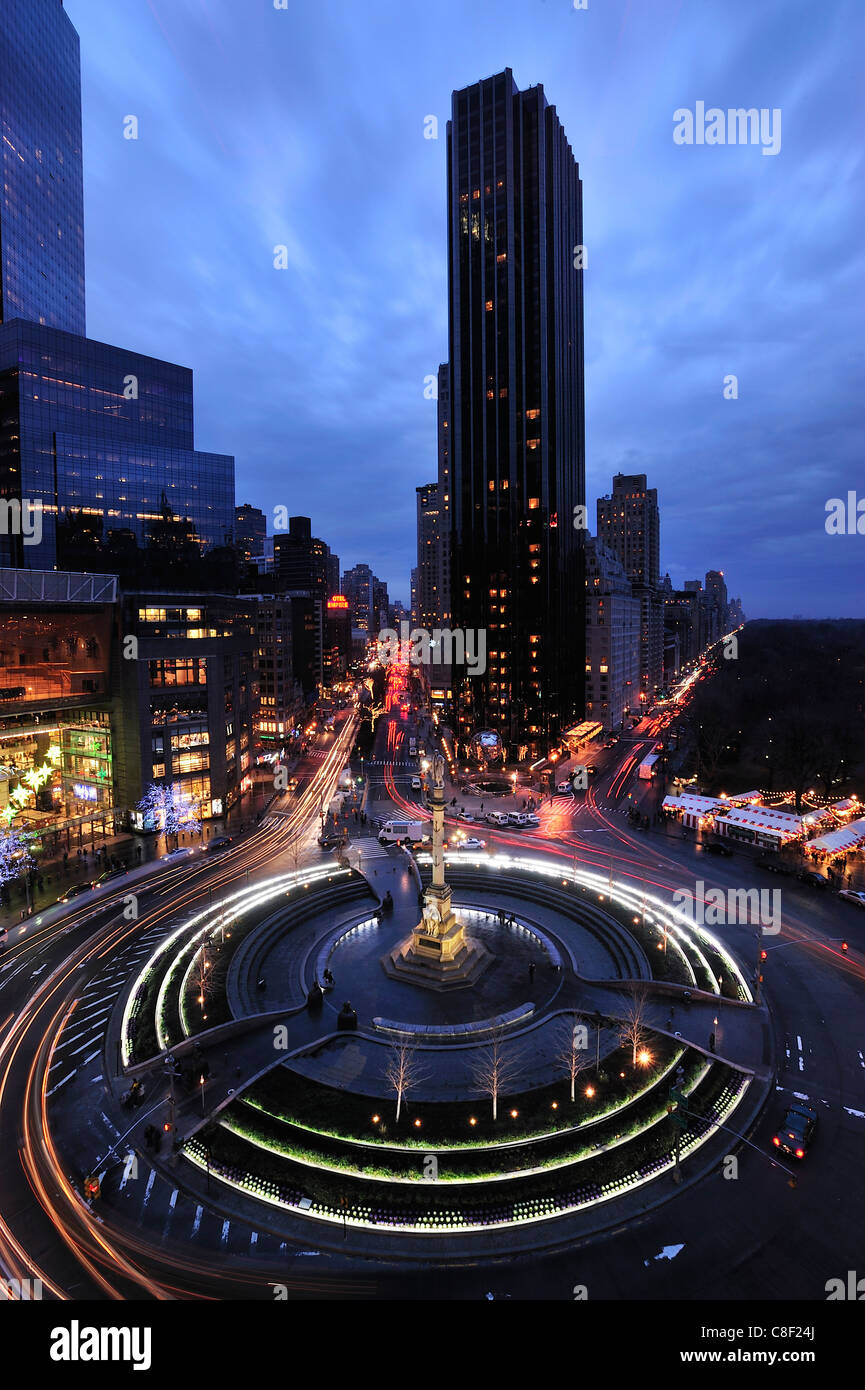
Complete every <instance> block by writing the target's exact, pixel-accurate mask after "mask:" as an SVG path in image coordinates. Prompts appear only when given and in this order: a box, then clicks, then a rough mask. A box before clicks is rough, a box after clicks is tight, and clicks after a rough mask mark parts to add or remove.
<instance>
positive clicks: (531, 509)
mask: <svg viewBox="0 0 865 1390" xmlns="http://www.w3.org/2000/svg"><path fill="white" fill-rule="evenodd" d="M448 219H449V223H448V269H449V296H450V303H449V310H450V315H449V317H450V330H449V368H450V410H449V432H450V434H451V436H452V438H451V445H450V450H451V454H450V464H451V482H452V487H451V497H450V518H451V624H452V626H454V627H460V628H468V629H485V630H486V641H487V670H486V673H485V674H484V675H476V676H472V677H466V679H464V680H463V681H462V683H461V684H462V701H461V709H460V729H461V732H462V735H463V737H465V736H466V735H467V734H468V733H469V732H471V730H472V728H474V729H477V728H478V727H482V726H487V727H490V728H492V729H495V730H497V731H498V732H499V733H500V734H501V736H502V738H503V740H504V741H505V742H506V743H508V744H511V745H512V746H514V751H515V752H517V751H518V749H519V747H520V746H525V747H526V748H527V749H529V750H531V749H542V748H546V747H547V746H548V745H549V744H550V743H551V742H553V741H555V739H556V738H557V737H558V735H559V734H560V733H561V731H562V730H563V729H564V728H565V727H567V725H568V724H569V723H571V722H573V720H574V719H575V718H576V717H577V716H579V715H581V714H582V711H583V699H584V664H585V661H584V658H585V629H584V616H583V615H584V578H583V549H582V538H583V532H582V531H581V530H577V529H575V526H574V509H575V508H576V507H577V506H578V505H581V504H583V502H584V496H585V444H584V439H585V430H584V393H583V286H582V270H581V269H577V268H575V265H577V264H582V260H581V257H580V256H579V255H578V252H577V248H579V247H581V246H582V241H583V237H582V185H581V182H580V176H579V168H578V166H577V163H576V161H575V159H574V156H573V154H572V152H571V148H570V145H569V144H568V141H567V139H566V138H565V133H564V130H563V128H562V125H561V123H560V121H559V118H558V116H557V114H556V110H555V107H553V106H550V105H549V104H548V102H547V100H546V97H545V96H544V91H543V88H542V87H540V86H537V87H530V88H528V89H527V90H526V91H523V92H521V91H519V90H518V88H517V86H516V84H515V83H514V80H513V75H512V73H511V71H510V69H506V70H505V71H504V72H503V73H499V74H498V76H496V77H491V78H488V79H487V80H485V81H483V82H479V83H477V84H476V85H474V86H471V87H467V88H465V89H464V90H462V91H459V92H455V93H454V96H453V107H452V119H451V121H450V122H449V123H448ZM453 674H454V682H455V684H456V683H457V682H458V678H459V673H458V671H456V670H455V671H454V673H453Z"/></svg>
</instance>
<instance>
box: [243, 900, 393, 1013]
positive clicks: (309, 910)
mask: <svg viewBox="0 0 865 1390" xmlns="http://www.w3.org/2000/svg"><path fill="white" fill-rule="evenodd" d="M371 896H374V895H372V893H371V890H370V888H369V885H368V884H367V882H366V879H365V878H363V877H361V876H360V875H358V876H357V877H352V878H349V879H343V880H341V882H340V883H338V884H329V885H328V886H327V887H325V888H322V889H320V890H318V891H317V892H316V891H313V892H310V893H302V894H300V893H298V894H297V896H294V897H292V898H290V899H289V900H288V901H286V902H285V903H283V904H282V905H281V906H280V907H279V908H278V909H277V910H276V911H275V912H274V913H272V914H271V916H269V917H268V918H267V919H266V921H264V922H261V923H259V925H258V926H257V927H256V928H255V929H254V930H253V931H252V932H251V933H250V934H249V936H248V937H247V938H246V939H245V940H244V941H243V942H241V944H240V946H239V947H238V948H237V951H236V952H235V954H234V957H233V959H232V961H231V964H230V965H229V968H228V977H227V979H226V995H227V997H228V1007H229V1008H230V1010H231V1012H232V1014H234V1016H235V1017H243V1016H244V1015H246V1014H255V1013H259V1012H261V1001H260V997H259V996H258V993H257V991H256V990H255V988H254V981H256V980H257V979H258V978H259V975H260V974H261V970H262V965H263V961H264V958H265V957H266V955H267V953H268V951H269V950H270V948H271V945H272V943H273V942H274V941H276V940H277V939H278V938H279V937H281V936H282V935H283V934H284V933H285V932H286V931H294V930H296V929H297V928H298V927H300V926H303V925H304V924H305V923H306V922H308V921H309V919H310V918H312V917H319V916H323V915H324V914H325V913H330V912H334V913H338V914H339V915H340V916H342V915H343V914H346V913H348V912H349V911H351V910H352V907H353V906H354V905H356V904H357V903H359V902H361V901H362V900H363V899H364V898H369V897H371ZM355 910H356V907H355ZM337 925H338V923H336V922H335V923H334V926H335V927H336V926H337ZM251 982H252V983H251ZM298 1002H301V1000H300V999H299V1000H298Z"/></svg>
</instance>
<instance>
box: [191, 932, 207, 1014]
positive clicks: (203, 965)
mask: <svg viewBox="0 0 865 1390" xmlns="http://www.w3.org/2000/svg"><path fill="white" fill-rule="evenodd" d="M190 979H191V982H192V987H193V989H194V990H195V997H196V999H197V1000H198V1003H199V1004H200V1005H201V1007H202V1009H203V1008H204V1006H205V1004H206V1003H207V1000H208V999H209V998H210V994H211V986H212V980H213V965H212V962H211V960H210V957H209V956H208V954H207V945H206V943H205V945H203V946H202V947H201V949H200V950H199V951H198V953H197V955H196V957H195V961H194V963H193V966H192V972H191V975H190Z"/></svg>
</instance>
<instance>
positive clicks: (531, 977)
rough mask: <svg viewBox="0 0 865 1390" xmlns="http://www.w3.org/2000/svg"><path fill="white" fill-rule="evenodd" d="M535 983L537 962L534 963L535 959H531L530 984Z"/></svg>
mask: <svg viewBox="0 0 865 1390" xmlns="http://www.w3.org/2000/svg"><path fill="white" fill-rule="evenodd" d="M534 983H535V963H534V961H529V984H530V985H533V984H534Z"/></svg>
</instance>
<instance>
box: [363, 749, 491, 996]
mask: <svg viewBox="0 0 865 1390" xmlns="http://www.w3.org/2000/svg"><path fill="white" fill-rule="evenodd" d="M433 776H434V779H435V786H434V790H433V794H432V821H433V834H432V861H433V867H432V883H431V884H430V886H429V888H427V889H426V890H425V891H424V895H423V898H424V903H423V916H422V917H421V920H420V921H419V922H418V924H417V926H416V927H415V929H414V931H413V932H412V934H411V936H409V937H408V938H407V939H406V940H405V941H403V942H402V943H401V944H400V945H399V946H398V947H397V948H396V950H394V951H391V952H389V954H388V955H386V956H383V957H382V962H381V963H382V965H383V966H384V969H385V972H386V973H387V974H388V975H391V976H393V977H394V978H395V979H400V980H411V981H412V982H413V983H414V984H417V985H424V986H425V987H426V988H427V989H461V988H465V986H466V985H473V984H474V982H475V980H477V979H478V978H479V977H480V976H481V975H482V974H483V972H484V971H485V970H486V968H487V966H488V965H491V964H492V961H493V956H492V954H491V953H490V952H489V951H488V950H487V948H486V946H482V945H481V943H480V942H479V941H475V939H474V937H472V936H467V935H466V929H465V927H464V926H463V924H462V922H461V921H460V920H459V918H458V917H457V916H456V913H455V912H454V910H453V908H452V907H451V890H450V886H449V884H447V883H445V877H444V822H445V803H444V783H443V778H444V759H443V758H442V757H440V756H439V755H436V757H435V758H434V759H433Z"/></svg>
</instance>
